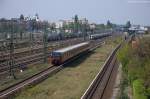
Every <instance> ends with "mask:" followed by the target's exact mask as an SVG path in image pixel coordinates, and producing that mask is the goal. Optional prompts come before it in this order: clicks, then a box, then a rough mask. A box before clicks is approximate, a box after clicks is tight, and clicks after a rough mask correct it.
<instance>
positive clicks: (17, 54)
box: [0, 38, 83, 59]
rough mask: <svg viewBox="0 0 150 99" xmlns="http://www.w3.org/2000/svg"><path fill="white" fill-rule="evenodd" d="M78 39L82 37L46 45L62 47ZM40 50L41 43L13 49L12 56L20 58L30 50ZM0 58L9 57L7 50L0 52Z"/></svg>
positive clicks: (36, 51)
mask: <svg viewBox="0 0 150 99" xmlns="http://www.w3.org/2000/svg"><path fill="white" fill-rule="evenodd" d="M78 41H83V38H76V39H69V40H64V41H59V42H58V41H57V42H51V43H49V44H48V46H47V47H48V48H53V49H55V46H57V47H58V46H60V47H63V45H64V47H65V46H66V45H67V44H68V43H73V42H78ZM42 50H43V45H39V46H33V47H26V48H20V49H15V51H14V56H15V58H20V57H24V56H25V55H29V54H30V53H31V52H35V53H40V52H42ZM0 59H9V50H8V51H5V52H0Z"/></svg>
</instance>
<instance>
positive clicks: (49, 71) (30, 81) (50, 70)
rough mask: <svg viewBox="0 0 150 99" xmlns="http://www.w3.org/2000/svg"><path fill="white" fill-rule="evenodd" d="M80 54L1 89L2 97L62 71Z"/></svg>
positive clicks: (6, 98) (0, 96)
mask: <svg viewBox="0 0 150 99" xmlns="http://www.w3.org/2000/svg"><path fill="white" fill-rule="evenodd" d="M99 44H101V43H96V44H95V47H98V46H99ZM91 50H94V49H93V48H91ZM79 56H80V55H78V56H76V57H74V58H72V59H70V60H69V61H67V62H65V63H64V64H62V65H60V66H51V67H49V68H47V69H45V70H43V71H41V72H39V73H37V74H35V75H33V76H31V77H29V78H27V79H25V80H23V81H21V82H18V83H16V84H14V85H12V86H10V87H8V88H6V89H4V90H1V91H0V99H10V98H11V97H12V96H13V95H14V94H15V93H17V92H19V91H20V90H21V89H23V88H25V87H26V86H28V85H34V84H37V83H40V82H41V81H43V80H44V79H46V78H47V77H48V76H49V75H51V74H54V73H56V72H58V71H60V70H61V69H63V68H64V65H66V64H68V63H69V62H72V61H73V60H75V59H76V58H77V57H79Z"/></svg>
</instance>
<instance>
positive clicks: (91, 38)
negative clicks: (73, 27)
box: [89, 33, 112, 40]
mask: <svg viewBox="0 0 150 99" xmlns="http://www.w3.org/2000/svg"><path fill="white" fill-rule="evenodd" d="M111 35H112V34H111V33H100V34H92V35H90V36H89V39H90V40H96V39H100V38H103V37H108V36H111Z"/></svg>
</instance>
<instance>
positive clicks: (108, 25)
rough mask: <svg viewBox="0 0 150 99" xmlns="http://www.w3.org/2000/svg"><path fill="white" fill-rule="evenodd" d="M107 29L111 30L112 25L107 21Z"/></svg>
mask: <svg viewBox="0 0 150 99" xmlns="http://www.w3.org/2000/svg"><path fill="white" fill-rule="evenodd" d="M107 28H112V23H111V22H110V21H109V20H108V21H107Z"/></svg>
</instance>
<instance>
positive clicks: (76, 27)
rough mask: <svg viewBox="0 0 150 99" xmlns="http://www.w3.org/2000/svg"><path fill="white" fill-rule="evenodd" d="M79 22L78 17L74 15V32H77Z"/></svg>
mask: <svg viewBox="0 0 150 99" xmlns="http://www.w3.org/2000/svg"><path fill="white" fill-rule="evenodd" d="M78 24H79V19H78V15H75V17H74V32H75V33H77V32H78V26H79V25H78Z"/></svg>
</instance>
